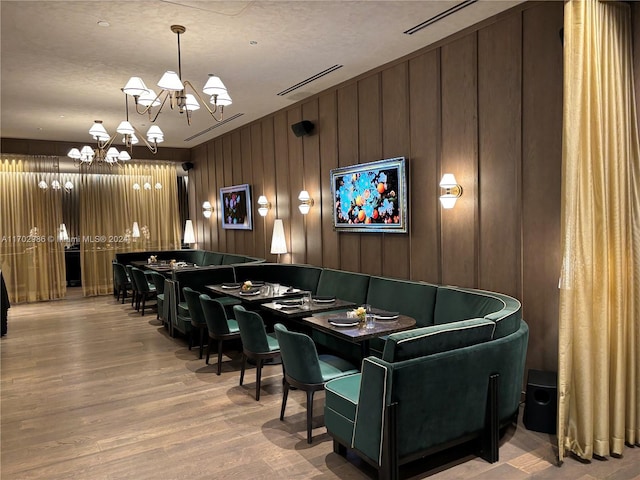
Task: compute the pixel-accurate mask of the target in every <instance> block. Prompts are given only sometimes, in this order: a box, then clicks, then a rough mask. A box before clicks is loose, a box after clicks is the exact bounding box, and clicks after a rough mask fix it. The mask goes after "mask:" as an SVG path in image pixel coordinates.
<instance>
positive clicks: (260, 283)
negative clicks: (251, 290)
mask: <svg viewBox="0 0 640 480" xmlns="http://www.w3.org/2000/svg"><path fill="white" fill-rule="evenodd" d="M250 282H251V285H253V286H254V287H261V286H263V285H264V282H263V281H260V280H256V281H253V280H250Z"/></svg>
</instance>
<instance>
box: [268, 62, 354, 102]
mask: <svg viewBox="0 0 640 480" xmlns="http://www.w3.org/2000/svg"><path fill="white" fill-rule="evenodd" d="M342 67H343V65H334V66H333V67H329V68H327V69H326V70H323V71H321V72H318V73H316V74H315V75H312V76H311V77H309V78H307V79H306V80H303V81H301V82H300V83H296V84H295V85H292V86H290V87H289V88H285V89H284V90H282V91H281V92H279V93H278V95H279V96H281V97H284V96H285V95H287V94H289V93H291V92H293V91H294V90H297V89H298V88H300V87H303V86H305V85H307V84H309V83H311V82H313V81H315V80H318V79H319V78H322V77H324V76H325V75H329V74H330V73H331V72H335V71H336V70H338V69H339V68H342Z"/></svg>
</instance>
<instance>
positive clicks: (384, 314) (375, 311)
mask: <svg viewBox="0 0 640 480" xmlns="http://www.w3.org/2000/svg"><path fill="white" fill-rule="evenodd" d="M370 312H371V314H372V315H373V316H374V317H375V318H377V319H381V320H384V319H394V318H398V317H399V316H400V312H389V311H388V310H383V309H381V308H372V309H371V310H370Z"/></svg>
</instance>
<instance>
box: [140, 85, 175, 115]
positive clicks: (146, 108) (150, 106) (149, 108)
mask: <svg viewBox="0 0 640 480" xmlns="http://www.w3.org/2000/svg"><path fill="white" fill-rule="evenodd" d="M163 93H168V91H167V90H160V93H159V94H158V95H157V96H156V98H154V99H153V101H152V102H151V103H150V104H149V105H147V106H146V107H144V108H143V109H142V110H140V104H139V103H138V95H135V96H134V97H133V98H134V100H135V103H136V113H137V114H139V115H144V114H145V113H148V114H149V115H150V116H151V109H152V108H153V104H154V103H155V102H156V101H157V100H159V99H160V97H161V96H162V94H163ZM165 100H166V97H165ZM162 103H163V104H164V100H163V101H162ZM160 108H162V106H160Z"/></svg>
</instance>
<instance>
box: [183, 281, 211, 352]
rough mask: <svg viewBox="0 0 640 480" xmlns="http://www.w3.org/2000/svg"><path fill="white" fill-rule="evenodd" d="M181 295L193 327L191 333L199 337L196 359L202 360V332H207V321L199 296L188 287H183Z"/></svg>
mask: <svg viewBox="0 0 640 480" xmlns="http://www.w3.org/2000/svg"><path fill="white" fill-rule="evenodd" d="M182 293H183V294H184V299H185V301H186V302H187V308H189V317H191V326H192V327H193V329H192V333H193V334H195V333H196V332H197V333H198V335H199V337H200V348H199V356H198V358H202V353H203V350H204V332H205V331H206V330H207V321H206V320H205V318H204V312H203V311H202V304H201V303H200V295H201V294H200V292H198V291H196V290H194V289H192V288H190V287H184V288H183V289H182ZM207 348H208V347H207Z"/></svg>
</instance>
